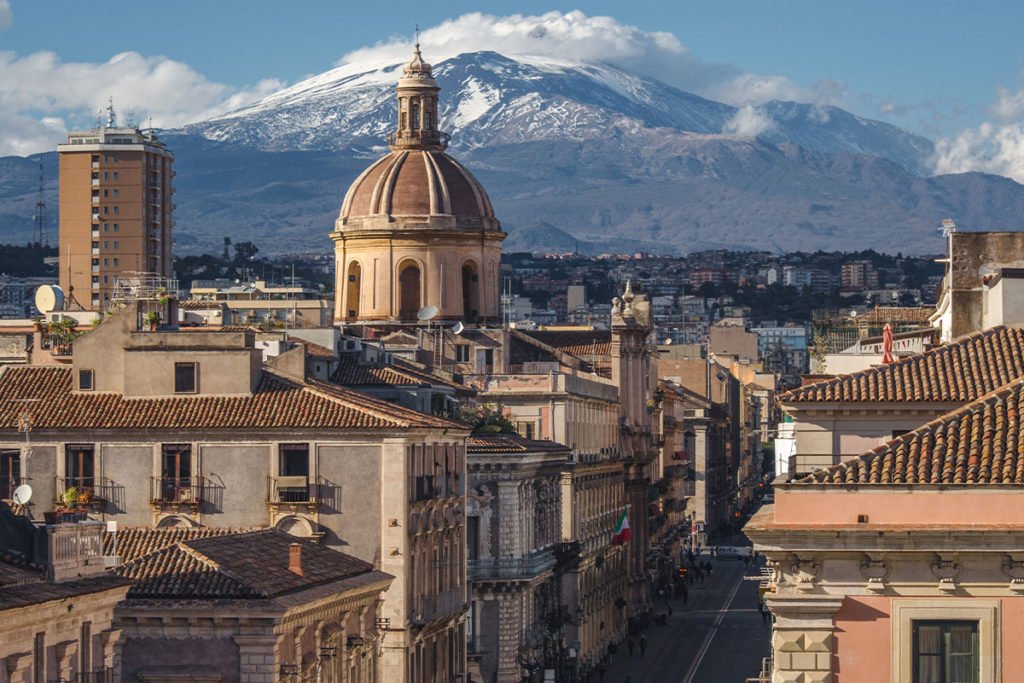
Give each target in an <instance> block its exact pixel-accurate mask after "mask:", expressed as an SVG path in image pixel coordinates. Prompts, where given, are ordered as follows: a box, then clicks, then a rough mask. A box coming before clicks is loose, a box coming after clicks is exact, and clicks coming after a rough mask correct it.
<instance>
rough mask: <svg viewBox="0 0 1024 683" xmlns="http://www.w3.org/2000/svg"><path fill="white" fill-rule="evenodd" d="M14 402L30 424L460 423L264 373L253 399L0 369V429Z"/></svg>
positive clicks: (57, 371)
mask: <svg viewBox="0 0 1024 683" xmlns="http://www.w3.org/2000/svg"><path fill="white" fill-rule="evenodd" d="M19 399H39V402H38V403H34V404H33V407H32V412H33V426H34V428H35V429H61V430H68V429H274V428H296V429H378V428H395V429H404V428H413V427H434V428H442V429H443V428H460V427H461V425H459V424H458V423H455V422H451V421H448V420H443V419H441V418H437V417H433V416H431V415H426V414H424V413H419V412H416V411H414V410H409V409H406V408H402V407H400V406H397V405H394V404H392V403H388V402H386V401H380V400H377V399H374V398H371V397H369V396H366V395H364V394H360V393H358V392H355V391H350V390H348V389H344V388H341V387H338V386H335V385H330V384H325V383H322V382H315V381H310V382H308V383H306V384H299V383H297V382H294V381H291V380H288V379H285V378H283V377H280V376H277V375H274V374H273V373H270V372H266V371H264V373H263V377H262V379H261V381H260V383H259V386H258V388H257V390H256V391H255V392H254V393H253V394H252V395H251V396H175V397H169V398H125V397H124V396H122V395H120V394H113V393H99V392H95V393H89V392H83V393H74V392H72V390H71V369H70V368H54V367H7V368H6V369H0V430H14V429H16V428H17V422H18V415H19V414H20V413H21V411H22V410H23V405H24V404H23V403H21V402H19Z"/></svg>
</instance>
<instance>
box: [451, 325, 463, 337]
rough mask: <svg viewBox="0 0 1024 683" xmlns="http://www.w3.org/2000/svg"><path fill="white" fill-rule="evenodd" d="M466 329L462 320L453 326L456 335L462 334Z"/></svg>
mask: <svg viewBox="0 0 1024 683" xmlns="http://www.w3.org/2000/svg"><path fill="white" fill-rule="evenodd" d="M465 331H466V326H465V325H463V324H462V323H461V322H457V323H455V327H453V328H452V332H453V333H455V334H456V335H459V334H462V333H463V332H465Z"/></svg>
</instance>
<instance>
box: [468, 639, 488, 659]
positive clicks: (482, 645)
mask: <svg viewBox="0 0 1024 683" xmlns="http://www.w3.org/2000/svg"><path fill="white" fill-rule="evenodd" d="M487 650H488V647H487V641H486V640H485V639H484V637H483V636H469V637H468V638H466V654H468V655H470V656H472V655H482V654H486V653H487Z"/></svg>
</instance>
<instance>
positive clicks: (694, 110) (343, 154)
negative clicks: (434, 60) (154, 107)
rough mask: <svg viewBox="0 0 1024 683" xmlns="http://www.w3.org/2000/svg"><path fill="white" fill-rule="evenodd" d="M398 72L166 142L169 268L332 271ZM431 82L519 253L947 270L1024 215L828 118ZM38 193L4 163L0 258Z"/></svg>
mask: <svg viewBox="0 0 1024 683" xmlns="http://www.w3.org/2000/svg"><path fill="white" fill-rule="evenodd" d="M401 67H402V65H401V64H393V65H391V66H385V67H376V66H370V65H358V64H348V65H345V66H343V67H339V68H337V69H334V70H332V71H328V72H326V73H324V74H321V75H319V76H315V77H313V78H310V79H307V80H305V81H303V82H301V83H298V84H296V85H294V86H292V87H289V88H286V89H284V90H281V91H279V92H277V93H274V94H272V95H270V96H268V97H266V98H264V99H263V100H261V101H259V102H256V103H254V104H252V105H250V106H248V107H245V108H243V109H240V110H238V111H234V112H231V113H229V114H225V115H222V116H219V117H217V118H214V119H211V120H208V121H202V122H198V123H195V124H192V125H189V126H186V127H185V128H183V129H181V130H178V131H165V132H164V133H162V135H163V137H164V138H165V140H166V141H167V142H168V144H169V146H170V148H171V149H172V150H173V151H174V155H175V170H176V179H175V187H176V192H177V194H176V196H175V204H176V205H177V209H176V212H175V224H176V227H175V250H176V251H177V252H197V251H211V250H214V251H216V250H219V249H220V248H221V245H222V244H223V237H224V236H226V235H229V236H231V237H232V239H235V240H236V241H237V240H253V241H255V242H256V243H257V244H258V245H259V246H260V248H261V249H262V250H263V251H264V252H271V253H273V252H280V251H291V250H300V251H323V252H324V253H329V252H330V250H331V248H332V247H331V243H330V240H329V239H328V237H327V233H328V232H330V231H331V229H332V227H333V225H334V220H335V218H336V217H337V215H338V208H339V207H340V205H341V200H342V196H343V194H344V192H345V190H346V188H347V187H348V186H349V184H350V183H351V182H352V181H353V180H354V179H355V177H356V176H357V175H358V174H359V172H360V171H362V170H363V169H364V168H365V167H366V165H367V163H368V161H367V158H368V157H372V156H376V155H378V154H380V153H382V152H383V151H384V138H385V135H386V133H388V132H390V131H391V130H392V129H393V128H394V127H395V109H394V87H395V84H396V82H397V80H398V77H399V75H400V73H401ZM434 72H435V74H436V75H437V77H438V81H439V82H440V85H441V86H442V88H443V90H442V92H441V103H442V107H443V109H442V115H441V125H442V128H443V129H444V130H446V131H448V132H449V133H451V134H452V146H451V150H452V152H453V153H454V154H455V155H456V156H457V157H458V158H459V159H460V161H462V162H463V163H465V164H466V165H467V166H469V168H471V169H472V170H473V172H474V173H475V174H476V175H477V177H478V178H479V179H480V180H481V182H483V184H484V186H485V187H486V188H487V190H488V192H489V193H490V195H491V199H492V200H493V202H494V205H495V211H496V213H497V215H498V217H499V218H500V220H501V221H502V226H503V227H504V228H505V230H506V231H507V232H508V233H509V238H508V240H507V241H506V243H505V248H506V250H509V251H515V250H521V249H566V248H572V247H573V246H575V245H577V244H578V245H580V246H581V248H583V249H593V250H614V251H638V250H645V251H655V252H670V251H678V252H685V251H691V250H697V249H703V248H717V247H726V248H758V249H771V250H778V251H796V250H804V249H810V250H813V249H826V250H831V249H862V248H868V247H871V248H881V249H884V250H886V251H892V252H896V251H903V252H904V253H939V252H941V251H942V249H943V244H942V240H941V237H940V233H939V232H938V231H937V230H936V226H938V225H939V223H940V221H941V220H942V219H943V218H947V217H949V218H953V219H955V220H956V222H957V224H958V225H961V226H966V227H969V228H970V229H976V230H986V229H1013V228H1014V227H1017V226H1020V225H1021V222H1020V221H1021V219H1020V217H1021V216H1022V215H1024V186H1021V185H1019V184H1018V183H1015V182H1014V181H1013V180H1010V179H1009V178H1002V177H998V176H991V175H984V174H979V173H972V174H961V175H947V176H938V177H928V176H929V172H928V159H929V157H930V156H931V154H932V143H931V142H930V141H928V140H926V139H924V138H921V137H918V136H915V135H912V134H910V133H908V132H906V131H903V130H900V129H899V128H896V127H894V126H891V125H888V124H885V123H881V122H878V121H872V120H868V119H864V118H860V117H857V116H854V115H853V114H850V113H849V112H846V111H843V110H841V109H837V108H835V107H822V106H814V105H809V104H797V103H793V102H770V103H768V104H765V105H762V106H760V107H757V108H746V107H744V108H739V109H737V108H736V107H732V106H729V105H726V104H722V103H720V102H713V101H710V100H707V99H704V98H701V97H698V96H696V95H693V94H690V93H686V92H683V91H681V90H678V89H676V88H673V87H670V86H668V85H665V84H664V83H661V82H659V81H656V80H653V79H650V78H645V77H642V76H638V75H636V74H633V73H629V72H627V71H623V70H621V69H618V68H615V67H613V66H609V65H607V64H583V63H570V62H558V61H555V60H552V59H547V58H543V59H542V58H527V57H519V56H517V57H515V58H514V59H513V58H510V57H506V56H503V55H499V54H496V53H494V52H477V53H467V54H462V55H459V56H457V57H454V58H452V59H448V60H445V61H442V62H440V63H439V64H436V65H435V67H434ZM54 157H55V154H52V153H50V154H48V155H46V163H47V164H50V165H51V166H53V167H55V166H56V160H55V158H54ZM36 173H37V167H36V165H35V162H31V163H30V162H28V160H25V159H21V158H16V157H9V158H6V159H0V243H3V242H24V241H25V240H27V239H30V238H31V226H32V221H31V216H32V207H33V206H34V203H35V201H36V194H35V193H36V186H37V176H36ZM48 177H49V176H48ZM50 200H52V201H53V205H54V206H56V205H57V202H56V196H55V194H51V196H50V197H48V201H50Z"/></svg>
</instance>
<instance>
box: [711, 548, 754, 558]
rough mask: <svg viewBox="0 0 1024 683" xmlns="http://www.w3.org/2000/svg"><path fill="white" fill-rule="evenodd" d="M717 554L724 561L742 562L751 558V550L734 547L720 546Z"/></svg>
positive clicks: (716, 551) (716, 550)
mask: <svg viewBox="0 0 1024 683" xmlns="http://www.w3.org/2000/svg"><path fill="white" fill-rule="evenodd" d="M715 554H716V555H717V556H718V557H719V558H720V559H723V560H742V559H743V558H744V557H750V555H751V551H750V548H747V547H743V546H733V545H720V546H718V547H717V548H716V549H715Z"/></svg>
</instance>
